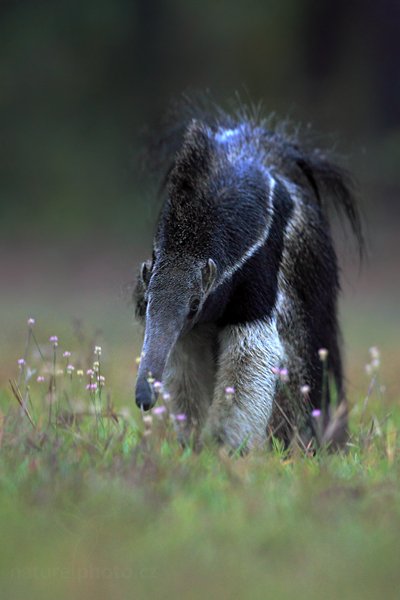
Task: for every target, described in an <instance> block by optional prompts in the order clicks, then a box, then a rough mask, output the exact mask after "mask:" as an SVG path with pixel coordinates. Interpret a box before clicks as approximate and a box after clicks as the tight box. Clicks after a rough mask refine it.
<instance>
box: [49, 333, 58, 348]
mask: <svg viewBox="0 0 400 600" xmlns="http://www.w3.org/2000/svg"><path fill="white" fill-rule="evenodd" d="M49 342H51V343H52V344H53V347H54V348H57V346H58V337H57V336H56V335H51V336H50V337H49Z"/></svg>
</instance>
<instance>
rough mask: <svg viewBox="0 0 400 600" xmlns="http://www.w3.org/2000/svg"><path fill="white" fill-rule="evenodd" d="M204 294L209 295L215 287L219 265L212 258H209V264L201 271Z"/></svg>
mask: <svg viewBox="0 0 400 600" xmlns="http://www.w3.org/2000/svg"><path fill="white" fill-rule="evenodd" d="M201 277H202V283H203V290H204V293H207V292H208V291H209V290H210V289H211V288H212V286H213V283H214V281H215V278H216V277H217V265H216V264H215V262H214V261H213V259H212V258H209V259H208V261H207V264H206V265H205V266H204V267H203V268H202V270H201Z"/></svg>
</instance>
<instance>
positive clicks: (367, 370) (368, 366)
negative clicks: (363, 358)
mask: <svg viewBox="0 0 400 600" xmlns="http://www.w3.org/2000/svg"><path fill="white" fill-rule="evenodd" d="M365 372H366V374H367V375H372V373H373V368H372V365H370V364H369V363H368V364H366V365H365Z"/></svg>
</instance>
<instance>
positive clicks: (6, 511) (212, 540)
mask: <svg viewBox="0 0 400 600" xmlns="http://www.w3.org/2000/svg"><path fill="white" fill-rule="evenodd" d="M93 254H94V255H95V256H96V255H97V254H96V252H95V251H93ZM24 256H25V260H23V258H24ZM32 256H33V255H32V252H31V253H30V258H29V260H30V261H31V262H30V263H28V264H27V263H26V255H24V253H23V252H22V251H21V257H22V258H21V257H19V258H18V255H14V257H13V258H14V263H11V262H10V260H8V261H7V260H6V258H4V254H3V262H0V267H1V269H0V276H2V279H3V281H4V279H6V280H7V282H8V285H7V288H6V289H5V291H4V293H2V297H1V299H0V311H1V314H2V315H3V317H6V318H4V322H3V324H2V331H1V338H0V354H1V357H2V361H1V364H0V384H1V393H0V409H1V413H0V439H1V449H0V531H1V535H2V543H1V546H0V572H1V585H2V596H3V597H4V598H16V599H17V598H26V597H28V596H29V597H30V598H41V599H43V598H47V597H48V598H54V597H57V598H60V599H62V598H96V600H99V599H101V598H107V599H108V598H110V597H113V598H142V597H143V598H149V597H150V598H153V597H154V598H158V597H160V598H161V597H162V598H170V597H181V596H185V597H188V598H204V597H211V598H214V597H215V598H229V599H230V598H279V599H280V598H283V599H284V598H293V597H296V598H307V599H310V598H321V597H323V598H338V597H340V598H352V599H353V598H363V599H368V598H371V599H372V598H377V597H384V598H398V597H399V593H400V571H399V569H398V556H399V555H400V540H399V536H398V531H399V530H400V483H399V481H400V477H399V475H400V460H399V446H400V441H399V436H398V430H399V426H400V408H399V389H398V386H396V384H397V381H398V372H397V367H396V347H397V346H398V339H397V331H398V325H399V317H398V315H397V312H396V304H397V302H396V290H394V291H393V293H388V294H386V296H385V297H384V298H383V297H382V296H381V295H380V294H379V289H380V287H379V281H378V283H376V285H374V287H373V289H372V290H371V289H370V288H368V289H367V292H366V288H365V286H366V284H365V277H364V279H363V278H362V277H361V280H360V281H359V283H358V284H356V283H355V282H354V280H352V281H347V282H345V287H346V289H345V294H346V297H345V300H344V302H343V304H342V324H343V331H344V337H345V342H346V348H347V351H346V354H347V366H348V368H347V374H348V389H349V398H350V402H351V406H352V412H351V416H350V424H351V440H350V444H349V446H348V448H347V451H346V452H345V453H339V454H338V453H336V454H330V453H328V452H326V451H324V450H319V451H318V452H317V454H316V456H308V455H306V454H305V453H304V452H302V451H301V449H299V448H294V449H292V452H291V453H285V452H283V451H282V449H281V448H280V447H279V445H276V447H275V448H274V450H272V451H266V450H265V451H258V452H254V453H252V454H250V455H248V456H245V457H239V456H233V457H232V456H228V454H227V453H226V452H225V451H218V450H216V449H215V448H207V449H205V450H204V451H203V452H202V453H201V454H200V455H198V454H195V453H193V452H192V451H191V450H190V448H187V449H182V448H181V447H180V446H179V444H178V443H177V441H176V429H177V428H179V426H180V425H179V422H178V421H176V420H173V419H171V418H170V416H169V410H168V402H166V410H165V411H164V412H162V413H161V414H158V415H157V414H154V415H153V416H152V421H151V423H150V422H143V420H142V416H141V415H140V413H139V412H138V411H137V409H136V408H135V406H134V401H133V385H134V377H135V369H136V365H135V357H136V356H137V353H138V349H139V330H138V329H137V327H136V326H135V325H134V323H133V320H132V310H131V307H130V306H129V302H128V297H129V293H128V292H126V290H125V287H124V285H122V284H124V282H125V281H129V279H130V277H131V275H132V273H133V268H134V265H135V262H136V260H132V271H131V266H130V264H129V263H130V261H129V260H128V259H126V258H125V262H123V261H122V262H121V261H118V260H115V259H111V258H110V253H107V256H108V259H107V258H106V257H105V255H100V256H98V258H97V259H96V258H94V257H93V256H90V257H89V258H88V257H87V255H85V256H86V257H85V256H84V258H82V254H79V256H77V257H76V259H75V260H72V259H71V261H70V264H69V266H68V265H67V266H66V264H65V261H64V263H63V265H62V268H60V267H59V265H58V261H57V259H56V258H54V256H52V255H51V253H49V256H48V257H47V264H46V265H44V266H43V256H41V255H40V256H41V258H40V257H39V255H38V258H37V260H36V259H35V257H34V256H33V258H32ZM107 261H108V262H107ZM10 264H12V267H10ZM29 264H30V265H35V268H34V269H32V268H28V265H29ZM49 264H50V267H49ZM51 265H52V266H51ZM116 265H118V266H116ZM77 272H79V276H78V275H77ZM49 273H50V274H49ZM375 276H376V277H379V270H377V271H375ZM345 279H346V273H345ZM121 288H122V292H121V291H120V290H121ZM29 317H34V318H35V320H36V322H35V324H34V325H33V326H32V331H33V334H34V336H35V339H36V340H37V341H38V343H39V345H40V348H41V351H42V353H43V354H44V358H45V360H44V361H43V360H42V359H41V357H40V354H39V352H38V350H37V348H36V345H35V339H34V338H33V336H32V334H31V338H30V345H29V349H28V352H27V353H26V355H25V348H26V340H27V336H28V331H29V328H28V326H27V323H26V322H27V319H28V318H29ZM76 319H80V321H77V320H76ZM100 330H101V331H100ZM54 335H56V336H57V337H58V346H57V348H56V349H54V343H53V342H49V338H50V337H51V336H54ZM96 345H101V347H102V352H101V355H100V357H99V356H96V355H95V354H94V348H95V346H96ZM371 346H378V347H379V351H380V363H381V364H380V365H379V366H378V365H375V367H373V368H372V371H371V372H370V373H368V374H367V373H366V371H365V365H366V364H370V363H371V360H372V359H373V356H371V353H370V351H369V348H370V347H371ZM65 351H70V352H71V357H68V356H67V357H64V356H63V353H64V352H65ZM54 352H55V356H56V363H55V365H54V362H53V358H54ZM373 353H374V351H372V354H373ZM23 357H25V360H26V364H24V365H22V367H19V366H18V364H17V361H18V359H20V358H23ZM96 359H98V360H99V362H100V371H101V373H102V374H103V375H104V376H105V386H104V387H103V388H102V389H101V398H100V395H99V392H98V391H91V390H87V389H86V386H87V384H88V383H89V382H90V376H88V375H87V374H86V370H87V369H88V368H90V367H92V365H93V362H94V361H96ZM69 363H70V364H72V365H73V366H74V367H75V370H74V371H73V372H72V374H70V373H68V369H67V366H68V364H69ZM28 369H37V370H36V372H35V373H32V374H30V372H29V371H28ZM80 369H82V370H83V371H84V374H83V375H79V374H78V371H79V370H80ZM70 371H71V370H70ZM57 373H58V374H57ZM27 374H28V375H29V376H30V378H29V380H28V384H29V393H30V394H29V395H30V399H31V401H28V402H27V404H26V407H25V408H24V409H22V410H21V407H20V405H19V404H18V401H17V398H16V397H15V395H14V394H13V392H12V391H11V389H10V385H9V382H8V379H9V378H11V379H13V380H15V381H16V383H17V384H18V380H19V386H18V389H19V390H20V391H21V394H22V402H24V399H25V398H26V397H27V396H26V385H25V383H24V381H25V379H26V375H27ZM54 374H55V379H54V380H53V379H52V376H53V375H54ZM39 375H43V377H44V378H45V381H44V382H37V377H38V376H39ZM52 381H55V385H54V384H53V383H51V382H52ZM17 396H18V390H17ZM51 397H52V398H53V402H52V404H51V405H52V412H51V414H49V407H50V399H51ZM71 412H74V413H75V414H77V415H78V416H77V417H76V418H75V419H74V420H73V419H71ZM28 413H29V414H28ZM30 419H31V420H32V423H31V421H30ZM49 421H50V425H49Z"/></svg>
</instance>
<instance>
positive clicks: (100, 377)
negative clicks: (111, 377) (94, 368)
mask: <svg viewBox="0 0 400 600" xmlns="http://www.w3.org/2000/svg"><path fill="white" fill-rule="evenodd" d="M97 381H98V382H99V385H101V386H102V387H103V386H104V385H106V378H105V377H104V375H99V376H98V378H97Z"/></svg>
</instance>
